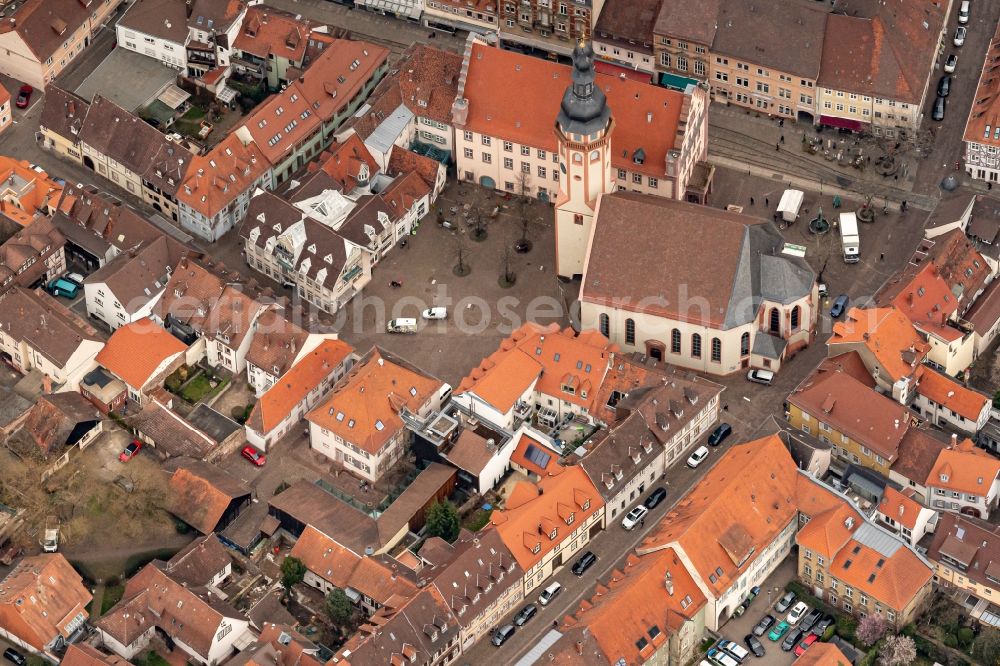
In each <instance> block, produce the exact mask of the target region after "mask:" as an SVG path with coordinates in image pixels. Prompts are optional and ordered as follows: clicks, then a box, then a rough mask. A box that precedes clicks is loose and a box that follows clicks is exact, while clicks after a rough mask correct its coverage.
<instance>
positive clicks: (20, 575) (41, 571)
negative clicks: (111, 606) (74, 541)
mask: <svg viewBox="0 0 1000 666" xmlns="http://www.w3.org/2000/svg"><path fill="white" fill-rule="evenodd" d="M90 601H91V594H90V590H88V589H87V588H86V587H85V586H84V584H83V580H82V579H81V578H80V574H78V573H77V572H76V571H75V570H74V569H73V567H72V566H70V563H69V562H67V561H66V558H65V557H63V556H62V555H61V554H59V553H49V554H41V555H34V556H30V557H25V558H24V559H22V560H21V561H20V562H18V563H17V565H15V567H14V568H13V569H12V570H11V571H10V573H8V574H7V576H6V577H5V578H4V579H3V580H0V627H4V628H5V629H7V630H8V631H11V632H12V633H14V635H16V636H17V637H18V638H20V639H21V640H23V641H24V642H25V643H27V644H29V645H31V646H32V647H34V648H35V649H36V650H39V651H42V650H44V649H45V648H46V646H48V645H49V644H50V643H52V641H53V640H55V638H56V637H57V636H62V637H63V638H68V637H69V635H70V632H69V631H67V625H68V624H70V623H71V622H73V621H74V620H75V619H76V617H77V616H78V615H81V614H82V615H83V617H84V618H86V617H87V615H88V614H87V605H88V604H90Z"/></svg>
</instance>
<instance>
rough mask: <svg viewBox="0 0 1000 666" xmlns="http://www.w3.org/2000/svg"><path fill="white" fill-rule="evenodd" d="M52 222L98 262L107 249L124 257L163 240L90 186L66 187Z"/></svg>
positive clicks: (156, 231) (159, 233)
mask: <svg viewBox="0 0 1000 666" xmlns="http://www.w3.org/2000/svg"><path fill="white" fill-rule="evenodd" d="M143 124H145V123H143ZM53 221H54V222H55V223H56V226H57V227H58V229H59V230H60V231H61V232H62V233H63V235H65V236H66V237H67V238H69V239H70V240H72V241H73V242H74V243H76V244H78V245H80V246H81V247H83V248H84V249H86V250H87V251H89V252H91V253H92V254H94V255H96V256H97V257H99V258H103V257H104V256H105V255H106V254H107V253H108V249H109V247H115V248H116V249H117V250H118V251H119V252H122V253H127V252H128V251H129V250H131V249H133V248H135V247H144V246H146V245H149V244H150V243H152V242H153V241H154V240H156V239H157V238H160V237H161V236H163V232H162V231H160V230H159V229H158V228H156V227H155V226H154V225H153V224H152V223H150V222H148V221H146V220H145V219H143V218H142V216H141V215H139V214H138V213H136V212H135V211H134V210H132V209H131V208H130V207H128V206H124V205H122V202H121V201H119V200H118V199H116V198H115V197H112V196H111V195H109V194H107V193H105V192H101V191H100V190H98V189H97V188H96V187H93V186H91V185H84V186H83V187H77V186H75V185H67V186H66V187H65V189H64V190H63V196H62V198H61V199H60V200H59V212H57V213H56V214H55V216H54V217H53Z"/></svg>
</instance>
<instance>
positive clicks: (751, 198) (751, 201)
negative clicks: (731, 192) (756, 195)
mask: <svg viewBox="0 0 1000 666" xmlns="http://www.w3.org/2000/svg"><path fill="white" fill-rule="evenodd" d="M750 205H751V206H752V205H753V197H750Z"/></svg>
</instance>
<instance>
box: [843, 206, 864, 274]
mask: <svg viewBox="0 0 1000 666" xmlns="http://www.w3.org/2000/svg"><path fill="white" fill-rule="evenodd" d="M840 242H841V244H842V245H843V246H844V263H847V264H856V263H858V261H859V260H860V259H861V236H859V235H858V216H857V215H855V214H854V213H841V214H840Z"/></svg>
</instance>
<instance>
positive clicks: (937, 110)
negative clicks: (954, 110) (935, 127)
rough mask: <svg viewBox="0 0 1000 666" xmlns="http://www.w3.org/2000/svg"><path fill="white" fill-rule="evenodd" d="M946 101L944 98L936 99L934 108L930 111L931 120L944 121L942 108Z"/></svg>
mask: <svg viewBox="0 0 1000 666" xmlns="http://www.w3.org/2000/svg"><path fill="white" fill-rule="evenodd" d="M947 102H948V100H946V99H945V98H944V97H938V98H936V99H935V100H934V107H933V108H932V109H931V120H936V121H938V122H940V121H942V120H944V108H945V106H947Z"/></svg>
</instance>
